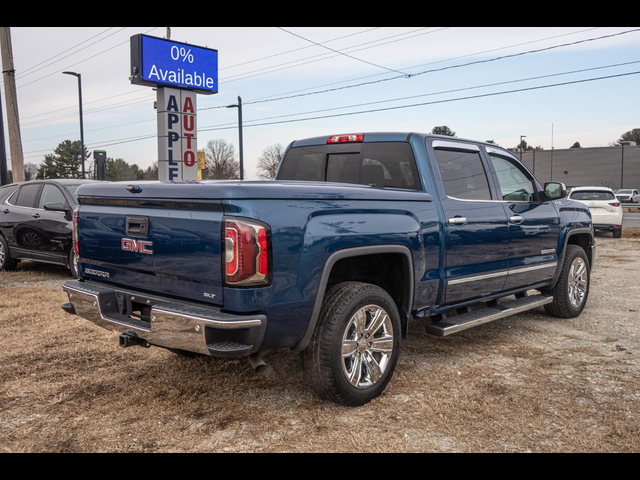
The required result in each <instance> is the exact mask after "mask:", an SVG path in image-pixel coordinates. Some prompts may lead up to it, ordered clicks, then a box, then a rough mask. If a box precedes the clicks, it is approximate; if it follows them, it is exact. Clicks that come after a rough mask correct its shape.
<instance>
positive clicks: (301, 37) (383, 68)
mask: <svg viewBox="0 0 640 480" xmlns="http://www.w3.org/2000/svg"><path fill="white" fill-rule="evenodd" d="M276 28H277V29H278V30H281V31H283V32H285V33H288V34H289V35H292V36H294V37H296V38H299V39H302V40H304V41H305V42H309V43H312V44H313V45H315V46H317V47H320V48H324V49H325V50H329V51H330V52H333V53H337V54H338V55H342V56H343V57H347V58H350V59H351V60H355V61H357V62H361V63H365V64H367V65H371V66H373V67H376V68H381V69H382V70H386V71H388V72H393V73H399V74H401V75H404V76H406V77H408V76H409V75H408V74H407V73H404V72H401V71H399V70H396V69H393V68H389V67H385V66H382V65H379V64H377V63H373V62H369V61H367V60H363V59H362V58H358V57H354V56H353V55H349V54H348V53H345V52H342V51H340V50H336V49H334V48H331V47H327V46H326V45H324V44H321V43H318V42H315V41H313V40H310V39H308V38H306V37H303V36H302V35H298V34H297V33H294V32H292V31H290V30H287V29H286V28H284V27H276Z"/></svg>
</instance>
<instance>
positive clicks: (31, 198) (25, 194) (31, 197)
mask: <svg viewBox="0 0 640 480" xmlns="http://www.w3.org/2000/svg"><path fill="white" fill-rule="evenodd" d="M40 187H41V185H24V186H23V187H22V188H20V191H19V192H18V193H17V195H14V196H13V197H12V199H11V200H12V201H11V203H12V204H13V205H15V206H16V207H24V208H35V203H36V199H37V197H38V193H40Z"/></svg>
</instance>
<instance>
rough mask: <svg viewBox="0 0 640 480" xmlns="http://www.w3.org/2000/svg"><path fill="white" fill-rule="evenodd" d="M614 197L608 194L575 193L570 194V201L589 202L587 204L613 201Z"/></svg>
mask: <svg viewBox="0 0 640 480" xmlns="http://www.w3.org/2000/svg"><path fill="white" fill-rule="evenodd" d="M615 199H616V197H615V195H614V194H613V193H610V192H597V191H593V192H575V193H572V194H571V200H579V201H583V202H584V201H589V202H598V201H602V202H607V201H609V200H615Z"/></svg>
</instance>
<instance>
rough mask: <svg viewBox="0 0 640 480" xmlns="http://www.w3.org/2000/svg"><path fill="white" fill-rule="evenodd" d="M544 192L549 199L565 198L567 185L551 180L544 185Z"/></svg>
mask: <svg viewBox="0 0 640 480" xmlns="http://www.w3.org/2000/svg"><path fill="white" fill-rule="evenodd" d="M544 192H545V193H546V194H547V197H549V200H560V199H562V198H567V186H566V185H565V184H564V183H557V182H551V183H547V184H546V185H545V186H544Z"/></svg>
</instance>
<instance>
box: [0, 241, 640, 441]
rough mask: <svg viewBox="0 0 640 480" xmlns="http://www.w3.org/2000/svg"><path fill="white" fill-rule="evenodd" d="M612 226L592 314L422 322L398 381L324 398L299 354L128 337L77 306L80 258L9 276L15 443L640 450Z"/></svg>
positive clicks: (1, 389)
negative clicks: (187, 353) (72, 281)
mask: <svg viewBox="0 0 640 480" xmlns="http://www.w3.org/2000/svg"><path fill="white" fill-rule="evenodd" d="M625 236H626V237H627V238H625V239H623V240H620V241H616V240H613V239H611V238H608V237H601V238H599V255H600V258H599V264H598V268H597V269H596V271H595V272H594V276H593V283H594V284H593V290H592V293H591V299H590V303H589V307H588V309H587V311H586V312H585V314H584V315H583V316H582V317H581V318H579V319H577V320H574V321H559V320H555V319H551V318H549V317H547V316H545V315H544V311H543V310H542V311H536V312H532V313H529V314H525V315H521V316H519V317H515V318H511V319H508V320H504V321H500V322H497V323H494V324H491V325H487V326H484V327H481V328H479V329H475V330H471V331H469V332H465V333H462V334H460V335H458V336H453V337H450V338H448V339H437V338H432V337H428V336H427V335H426V334H425V333H424V324H422V323H421V322H416V323H414V324H412V325H411V334H410V338H409V340H408V341H407V342H406V343H405V345H404V351H403V354H402V356H401V360H400V365H399V367H398V371H397V373H396V376H395V378H394V380H393V381H392V383H391V385H390V386H389V389H388V391H387V393H386V394H385V395H384V396H383V397H382V398H380V399H379V400H377V401H375V402H373V403H372V404H370V405H368V406H366V407H364V408H360V409H355V410H351V409H345V408H341V407H337V406H335V405H332V404H326V403H323V402H321V401H319V400H318V399H317V398H316V397H315V396H314V394H313V393H312V392H310V391H309V389H308V388H307V387H306V386H305V385H304V384H303V382H302V375H301V373H300V362H299V359H298V356H297V355H296V354H294V353H291V352H279V353H276V354H273V355H271V356H269V357H268V358H267V360H268V362H269V363H270V364H271V365H272V366H273V367H274V369H275V371H276V375H277V378H271V379H266V378H262V377H258V376H256V375H255V374H253V372H252V371H251V369H250V368H249V366H248V364H246V363H245V362H240V361H221V360H215V359H197V360H185V359H182V358H179V357H176V356H174V355H172V354H170V353H168V352H166V351H163V350H160V349H151V350H142V349H129V350H126V351H124V350H121V349H119V348H117V338H116V336H114V335H113V334H110V333H108V332H105V331H102V330H100V329H98V328H96V327H93V326H92V325H90V324H89V323H87V322H86V321H84V320H81V319H79V318H76V317H71V316H67V315H66V314H64V313H63V312H62V311H61V310H60V309H59V305H60V304H62V303H64V302H65V301H66V298H65V295H64V294H62V293H61V291H60V286H61V285H62V283H63V282H64V281H66V280H67V279H68V274H67V273H66V272H65V271H64V270H59V269H55V268H50V267H43V266H40V265H34V264H25V265H22V266H21V267H20V270H19V271H18V272H14V273H0V352H2V361H1V362H0V451H4V452H289V451H293V452H296V451H304V452H364V451H367V452H396V451H398V452H554V451H560V452H638V451H640V359H639V354H640V321H639V320H640V315H639V313H638V312H640V282H638V272H639V271H640V232H638V231H635V232H634V231H627V232H626V234H625Z"/></svg>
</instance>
